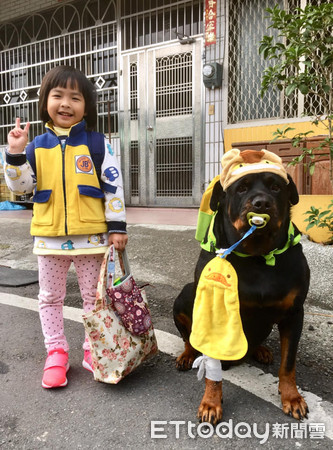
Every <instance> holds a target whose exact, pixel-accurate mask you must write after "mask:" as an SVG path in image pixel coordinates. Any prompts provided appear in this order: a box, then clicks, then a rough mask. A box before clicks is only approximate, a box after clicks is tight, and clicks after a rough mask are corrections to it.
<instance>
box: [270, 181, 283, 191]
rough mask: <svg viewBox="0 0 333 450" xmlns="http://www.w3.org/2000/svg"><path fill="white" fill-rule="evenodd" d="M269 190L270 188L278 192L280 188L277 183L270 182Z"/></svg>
mask: <svg viewBox="0 0 333 450" xmlns="http://www.w3.org/2000/svg"><path fill="white" fill-rule="evenodd" d="M271 190H272V191H273V192H280V191H281V188H280V186H279V185H278V184H276V183H274V184H272V186H271Z"/></svg>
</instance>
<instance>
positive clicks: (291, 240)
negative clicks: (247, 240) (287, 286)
mask: <svg viewBox="0 0 333 450" xmlns="http://www.w3.org/2000/svg"><path fill="white" fill-rule="evenodd" d="M300 240H301V234H297V235H296V236H295V228H294V225H293V224H292V222H290V223H289V229H288V240H287V242H286V244H285V246H284V247H283V248H276V249H274V250H272V251H271V252H269V253H268V254H267V255H262V257H263V258H265V260H266V265H267V266H275V255H280V254H281V253H284V252H285V251H287V250H288V248H290V247H293V246H294V245H296V244H298V243H299V241H300ZM234 253H235V255H237V256H241V257H242V258H246V257H248V256H251V255H247V254H246V253H239V252H234Z"/></svg>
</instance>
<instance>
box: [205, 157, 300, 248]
mask: <svg viewBox="0 0 333 450" xmlns="http://www.w3.org/2000/svg"><path fill="white" fill-rule="evenodd" d="M232 152H233V153H232ZM228 153H230V155H228ZM227 155H228V158H226V159H227V161H225V160H224V158H223V159H222V167H223V171H222V175H221V181H218V182H217V183H216V184H215V186H214V189H213V193H212V197H211V203H210V208H211V209H212V210H213V211H218V214H217V216H216V219H215V225H214V233H215V236H216V240H217V242H216V244H217V247H218V248H219V247H220V248H226V247H228V246H230V245H232V244H234V243H235V242H237V241H238V240H239V239H240V238H241V237H242V236H243V235H244V233H245V232H246V231H247V230H248V229H249V228H250V224H249V213H250V216H251V214H252V215H253V214H254V215H259V216H260V215H263V216H265V217H268V221H267V223H266V224H265V226H263V228H257V229H256V230H255V232H254V233H253V234H252V235H251V236H250V237H248V238H247V239H245V240H244V241H243V242H242V243H241V244H240V245H239V247H238V248H237V250H238V251H240V252H244V253H247V254H249V255H264V254H267V253H269V252H270V251H271V250H274V249H275V248H281V247H282V246H283V245H284V244H285V243H286V240H287V232H288V226H289V221H290V206H291V205H295V204H296V203H298V193H297V189H296V186H295V184H294V182H293V180H292V178H291V177H290V175H288V174H287V173H286V171H285V169H284V167H283V166H282V162H281V159H280V158H279V157H278V156H276V155H275V154H273V153H271V152H267V151H253V150H246V151H244V152H240V151H239V150H237V151H235V150H231V151H230V152H227V153H226V155H225V156H227ZM224 163H225V164H224Z"/></svg>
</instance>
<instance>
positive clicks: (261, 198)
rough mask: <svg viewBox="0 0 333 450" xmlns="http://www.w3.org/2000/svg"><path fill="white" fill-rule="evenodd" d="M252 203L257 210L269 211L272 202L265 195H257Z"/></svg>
mask: <svg viewBox="0 0 333 450" xmlns="http://www.w3.org/2000/svg"><path fill="white" fill-rule="evenodd" d="M252 205H253V207H254V209H255V211H257V212H262V211H269V210H270V209H271V208H272V202H271V201H270V199H269V198H268V197H267V196H266V195H262V194H261V195H257V196H256V197H254V199H253V200H252Z"/></svg>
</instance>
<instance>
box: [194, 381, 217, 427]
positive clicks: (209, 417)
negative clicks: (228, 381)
mask: <svg viewBox="0 0 333 450" xmlns="http://www.w3.org/2000/svg"><path fill="white" fill-rule="evenodd" d="M205 383H206V388H205V393H204V395H203V397H202V400H201V403H200V406H199V409H198V414H197V416H198V418H199V420H200V422H208V423H211V424H212V425H216V424H217V423H218V422H220V421H221V420H222V381H213V380H209V379H208V378H205Z"/></svg>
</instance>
